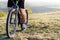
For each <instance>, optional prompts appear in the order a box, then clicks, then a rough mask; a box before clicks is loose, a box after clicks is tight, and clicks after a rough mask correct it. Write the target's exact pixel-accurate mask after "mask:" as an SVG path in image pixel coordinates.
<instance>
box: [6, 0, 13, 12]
mask: <svg viewBox="0 0 60 40" xmlns="http://www.w3.org/2000/svg"><path fill="white" fill-rule="evenodd" d="M12 6H13V3H12V1H11V0H8V3H7V7H8V12H9V11H10V10H11V7H12Z"/></svg>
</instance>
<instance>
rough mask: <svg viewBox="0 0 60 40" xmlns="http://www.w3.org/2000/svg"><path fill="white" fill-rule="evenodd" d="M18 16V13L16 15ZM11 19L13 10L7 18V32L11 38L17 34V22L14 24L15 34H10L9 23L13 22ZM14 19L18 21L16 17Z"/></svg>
mask: <svg viewBox="0 0 60 40" xmlns="http://www.w3.org/2000/svg"><path fill="white" fill-rule="evenodd" d="M15 16H16V15H15ZM11 20H12V10H11V11H10V12H9V13H8V16H7V20H6V33H7V36H8V37H9V38H12V37H14V36H15V32H16V24H17V23H13V26H14V30H13V34H10V32H9V30H10V28H9V23H11ZM14 21H16V19H15V18H14Z"/></svg>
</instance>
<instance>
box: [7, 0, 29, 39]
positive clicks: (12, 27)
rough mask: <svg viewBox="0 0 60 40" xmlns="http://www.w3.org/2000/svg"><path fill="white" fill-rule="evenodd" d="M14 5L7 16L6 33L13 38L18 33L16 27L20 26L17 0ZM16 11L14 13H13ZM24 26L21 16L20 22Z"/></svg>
mask: <svg viewBox="0 0 60 40" xmlns="http://www.w3.org/2000/svg"><path fill="white" fill-rule="evenodd" d="M13 4H14V6H12V8H11V10H10V11H9V13H8V16H7V20H6V34H7V36H8V37H9V38H12V37H14V36H15V33H16V27H17V26H18V13H19V12H18V9H19V7H18V5H17V1H16V3H14V2H13ZM13 12H14V13H13ZM26 15H27V16H26V17H27V18H26V20H27V22H26V24H28V12H27V10H26ZM19 24H20V25H21V27H22V23H21V18H20V23H19Z"/></svg>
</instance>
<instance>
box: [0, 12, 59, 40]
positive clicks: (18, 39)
mask: <svg viewBox="0 0 60 40" xmlns="http://www.w3.org/2000/svg"><path fill="white" fill-rule="evenodd" d="M28 16H29V23H28V28H27V30H25V31H22V32H21V31H19V29H20V27H17V31H19V32H16V36H15V38H13V39H6V31H5V24H6V22H5V21H6V20H0V39H1V40H60V12H50V13H41V14H40V13H38V14H36V13H35V14H29V15H28Z"/></svg>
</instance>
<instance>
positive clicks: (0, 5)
mask: <svg viewBox="0 0 60 40" xmlns="http://www.w3.org/2000/svg"><path fill="white" fill-rule="evenodd" d="M29 7H30V8H31V10H32V12H33V13H37V12H41V13H42V12H50V11H55V10H60V9H56V8H50V7H46V6H38V7H37V6H31V5H29V4H26V8H29ZM0 10H2V11H4V12H7V2H0Z"/></svg>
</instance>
